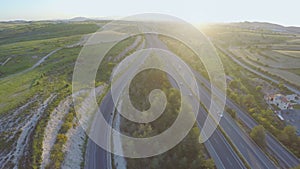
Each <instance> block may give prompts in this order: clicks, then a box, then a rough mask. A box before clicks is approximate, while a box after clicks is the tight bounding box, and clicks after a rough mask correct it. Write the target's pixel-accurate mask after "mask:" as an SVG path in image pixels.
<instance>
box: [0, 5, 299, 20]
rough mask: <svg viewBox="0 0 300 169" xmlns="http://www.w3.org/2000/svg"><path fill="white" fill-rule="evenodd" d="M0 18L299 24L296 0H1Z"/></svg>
mask: <svg viewBox="0 0 300 169" xmlns="http://www.w3.org/2000/svg"><path fill="white" fill-rule="evenodd" d="M0 3H1V5H0V20H16V19H25V20H43V19H65V18H72V17H77V16H84V17H102V16H118V17H120V16H128V15H132V14H138V13H149V12H155V13H164V14H170V15H173V16H176V17H179V18H182V19H185V20H187V21H190V22H197V23H206V22H236V21H246V20H247V21H265V22H272V23H278V24H282V25H294V26H300V1H299V0H284V1H282V0H247V1H245V0H205V1H204V0H180V1H179V0H107V1H104V0H47V1H46V0H1V1H0Z"/></svg>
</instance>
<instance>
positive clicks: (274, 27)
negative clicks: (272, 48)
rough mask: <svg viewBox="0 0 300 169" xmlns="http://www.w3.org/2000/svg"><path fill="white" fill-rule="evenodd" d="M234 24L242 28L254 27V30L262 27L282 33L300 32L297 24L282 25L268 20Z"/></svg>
mask: <svg viewBox="0 0 300 169" xmlns="http://www.w3.org/2000/svg"><path fill="white" fill-rule="evenodd" d="M232 24H233V25H235V26H238V27H241V28H247V29H254V30H255V29H262V30H271V31H274V32H280V33H300V27H295V26H289V27H285V26H282V25H278V24H274V23H268V22H238V23H232Z"/></svg>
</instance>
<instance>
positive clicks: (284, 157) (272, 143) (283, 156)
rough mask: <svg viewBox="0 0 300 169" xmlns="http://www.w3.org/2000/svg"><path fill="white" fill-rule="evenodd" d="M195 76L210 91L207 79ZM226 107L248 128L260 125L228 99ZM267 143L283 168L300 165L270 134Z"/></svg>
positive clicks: (206, 93) (267, 136)
mask: <svg viewBox="0 0 300 169" xmlns="http://www.w3.org/2000/svg"><path fill="white" fill-rule="evenodd" d="M194 74H195V77H196V78H197V79H198V80H199V82H200V83H201V84H204V85H205V87H206V88H208V89H210V87H211V84H210V83H209V81H208V80H207V79H205V78H204V77H203V76H201V75H200V74H199V73H198V72H195V71H194ZM216 94H217V96H219V97H221V98H222V97H223V96H222V95H224V93H222V92H221V91H220V90H219V89H216ZM203 95H206V96H209V94H208V92H205V93H203ZM207 104H208V103H207ZM226 106H228V107H229V108H231V109H233V110H235V111H236V112H237V116H238V117H239V119H241V120H242V121H243V123H244V124H245V125H246V126H247V127H248V128H250V129H252V128H253V127H255V126H257V125H258V123H257V122H256V121H255V120H254V119H253V118H252V117H250V116H249V114H248V113H246V112H244V111H243V110H241V108H239V107H238V106H237V105H236V104H234V103H233V101H232V100H231V99H229V98H227V99H226ZM266 143H267V147H268V150H270V151H271V152H272V155H274V156H275V157H276V159H277V160H278V162H279V164H280V166H281V167H283V168H292V167H295V166H297V165H299V164H300V161H299V159H298V158H297V157H296V156H295V155H293V154H292V153H291V152H290V151H288V150H287V149H286V148H285V147H284V146H283V145H282V144H280V143H279V142H278V140H276V139H275V138H274V137H273V136H272V135H271V134H270V133H268V132H267V135H266Z"/></svg>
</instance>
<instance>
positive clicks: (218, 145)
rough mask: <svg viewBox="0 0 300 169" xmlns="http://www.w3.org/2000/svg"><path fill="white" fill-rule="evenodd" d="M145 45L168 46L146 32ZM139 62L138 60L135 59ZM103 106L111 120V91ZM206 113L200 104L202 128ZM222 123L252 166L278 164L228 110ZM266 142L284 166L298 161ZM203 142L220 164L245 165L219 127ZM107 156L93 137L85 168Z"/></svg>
mask: <svg viewBox="0 0 300 169" xmlns="http://www.w3.org/2000/svg"><path fill="white" fill-rule="evenodd" d="M146 45H147V48H161V49H166V46H165V45H164V44H163V43H162V42H161V41H160V40H159V39H158V37H157V36H149V35H148V36H146ZM138 62H139V61H137V62H135V63H138ZM141 62H142V61H141ZM194 73H195V75H196V78H197V79H198V80H199V83H200V82H201V84H203V83H204V84H205V85H206V87H210V83H209V82H208V81H207V80H206V79H204V78H203V77H202V76H201V75H199V74H198V73H197V72H194ZM182 79H183V78H182ZM124 80H126V79H124ZM199 86H201V85H199ZM199 89H200V91H199V93H200V95H201V98H202V96H204V98H205V99H203V100H201V102H203V103H204V105H206V106H208V105H209V104H210V95H209V94H208V91H206V89H205V88H204V87H200V88H199ZM217 94H218V95H221V94H222V93H220V91H218V93H217ZM226 104H227V106H229V107H231V108H234V109H235V110H236V111H237V113H238V116H239V118H241V119H242V120H243V121H245V123H246V125H248V127H250V128H252V127H254V126H256V125H257V123H256V122H255V121H254V120H253V119H251V117H249V116H248V115H246V113H244V112H243V111H241V110H240V109H239V108H238V107H237V106H236V105H235V104H233V103H232V102H231V101H230V100H229V101H226ZM100 109H102V111H101V112H105V114H104V117H105V118H106V120H107V121H108V122H109V121H111V120H110V119H109V118H110V117H111V115H110V114H111V113H110V112H113V109H114V103H113V101H112V98H111V96H110V93H108V94H107V96H106V97H104V100H103V101H102V104H101V106H100ZM206 116H207V112H206V111H205V110H204V109H203V108H202V107H201V108H200V110H199V114H198V117H197V123H198V126H199V127H200V128H201V127H202V125H203V123H204V120H205V119H206ZM220 126H221V128H222V129H223V130H224V132H225V133H226V135H227V136H228V137H229V138H230V140H231V142H232V143H233V144H234V146H235V147H236V148H237V150H238V151H239V153H240V154H241V155H242V156H243V158H244V159H245V160H246V161H247V163H248V165H249V166H250V167H251V168H276V166H275V164H274V163H273V162H272V161H271V160H270V159H269V158H268V157H267V156H266V155H265V154H264V152H263V151H262V150H261V149H260V148H259V147H258V146H257V145H256V144H255V143H254V142H253V141H252V140H251V139H250V137H249V136H248V135H247V134H246V133H245V132H244V131H243V130H241V129H240V128H239V126H238V125H237V124H236V123H235V121H233V119H232V118H231V117H230V116H229V115H228V114H227V113H225V114H224V116H223V118H222V120H221V121H220ZM267 143H268V147H272V151H274V154H275V155H276V156H278V160H279V161H280V163H282V165H285V167H290V166H295V164H299V161H298V159H297V158H296V159H295V157H294V156H293V155H292V154H291V153H290V152H288V151H287V150H286V149H285V148H284V147H283V146H282V145H281V144H279V143H278V142H277V141H276V140H275V139H274V138H273V137H272V136H270V135H269V134H268V135H267ZM204 144H205V146H206V148H207V150H208V151H209V153H210V155H211V157H212V158H213V159H214V160H215V163H216V166H217V168H246V167H245V165H244V164H243V163H242V161H241V159H240V158H239V156H238V155H237V154H236V152H235V151H234V150H233V148H232V147H231V145H230V144H229V143H228V141H227V140H226V139H225V137H224V136H223V134H222V132H221V131H220V130H219V129H217V130H216V131H215V132H214V133H213V135H212V136H211V137H210V139H209V140H208V141H206V142H205V143H204ZM274 147H276V148H274ZM107 157H109V155H107V152H106V151H104V150H103V149H101V148H99V147H98V146H97V145H95V143H93V142H92V141H91V140H89V141H88V145H87V153H86V165H85V168H107V161H108V159H107ZM285 167H284V168H285Z"/></svg>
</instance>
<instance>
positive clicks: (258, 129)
mask: <svg viewBox="0 0 300 169" xmlns="http://www.w3.org/2000/svg"><path fill="white" fill-rule="evenodd" d="M250 137H251V138H252V139H253V140H254V141H255V142H256V143H257V144H258V145H259V146H261V147H263V148H265V146H266V133H265V129H264V127H263V126H262V125H258V126H255V127H254V128H253V129H252V130H251V133H250Z"/></svg>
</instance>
